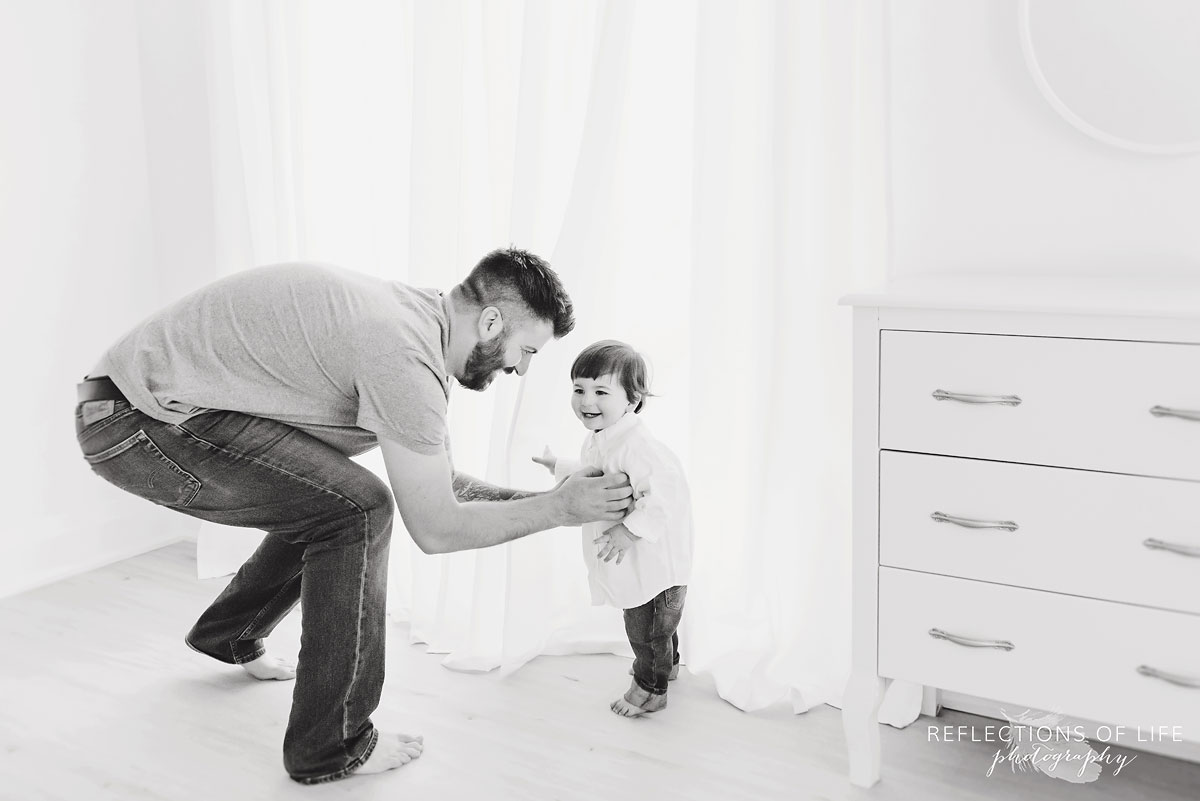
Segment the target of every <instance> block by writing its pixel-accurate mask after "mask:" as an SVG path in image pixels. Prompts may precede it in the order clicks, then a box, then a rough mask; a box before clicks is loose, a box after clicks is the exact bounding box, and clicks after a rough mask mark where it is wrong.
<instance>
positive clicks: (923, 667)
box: [879, 567, 1200, 741]
mask: <svg viewBox="0 0 1200 801" xmlns="http://www.w3.org/2000/svg"><path fill="white" fill-rule="evenodd" d="M931 630H936V631H940V632H945V633H947V634H949V635H951V636H955V637H965V638H972V639H974V640H976V641H989V642H996V641H1007V642H1008V643H1010V644H1011V645H1012V646H1013V648H1012V650H1001V649H999V648H993V647H970V646H967V645H961V644H958V643H956V642H952V641H949V640H946V639H939V638H935V637H934V636H931V634H930V631H931ZM1148 670H1149V671H1162V672H1164V673H1166V674H1170V675H1172V676H1174V677H1175V678H1176V679H1178V680H1180V681H1191V682H1195V683H1197V684H1200V617H1196V616H1194V615H1185V614H1181V613H1178V612H1167V611H1163V610H1159V609H1146V608H1143V607H1137V606H1130V605H1127V604H1119V603H1113V602H1110V601H1097V600H1092V599H1089V598H1076V597H1073V596H1069V595H1056V594H1054V593H1048V592H1040V591H1037V590H1026V589H1019V588H1016V587H1006V586H1003V585H998V584H987V583H984V582H978V581H968V580H966V579H956V578H947V577H945V576H934V575H930V574H926V573H914V572H912V571H907V570H899V569H896V568H886V567H885V568H880V571H879V675H881V676H884V677H886V678H895V679H906V680H908V681H913V682H916V683H919V684H927V685H930V686H933V687H938V688H941V689H946V690H952V691H955V692H963V693H969V694H971V695H976V696H980V697H983V698H991V699H993V700H997V701H1011V702H1014V703H1018V704H1021V708H1020V709H1013V710H1010V711H1012V712H1014V713H1016V712H1018V711H1021V710H1022V709H1024V707H1026V706H1030V707H1036V708H1039V709H1042V710H1044V711H1048V712H1059V713H1063V714H1066V715H1072V716H1077V717H1083V718H1088V719H1091V720H1098V721H1104V722H1106V723H1111V724H1116V725H1125V726H1130V727H1133V726H1141V727H1143V728H1146V727H1150V726H1179V727H1181V728H1182V736H1183V739H1186V740H1192V741H1197V740H1200V687H1190V686H1180V685H1179V684H1175V683H1172V682H1170V681H1167V680H1165V679H1164V678H1159V677H1156V676H1151V675H1144V672H1146V671H1148ZM1139 671H1142V672H1139Z"/></svg>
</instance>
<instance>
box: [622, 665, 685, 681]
mask: <svg viewBox="0 0 1200 801" xmlns="http://www.w3.org/2000/svg"><path fill="white" fill-rule="evenodd" d="M629 675H630V676H632V675H633V666H632V665H630V666H629ZM677 678H679V665H671V672H670V673H668V674H667V681H675V679H677Z"/></svg>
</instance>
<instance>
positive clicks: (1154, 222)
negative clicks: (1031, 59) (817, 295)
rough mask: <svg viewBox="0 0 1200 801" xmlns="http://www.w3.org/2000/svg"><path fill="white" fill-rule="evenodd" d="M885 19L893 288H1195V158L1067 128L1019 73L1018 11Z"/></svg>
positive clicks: (915, 3)
mask: <svg viewBox="0 0 1200 801" xmlns="http://www.w3.org/2000/svg"><path fill="white" fill-rule="evenodd" d="M1035 2H1036V0H1035ZM889 14H890V24H889V47H890V74H889V83H890V87H889V91H890V107H889V114H890V120H889V132H890V136H889V138H890V142H889V148H890V178H891V187H890V192H891V202H890V211H891V227H892V230H891V236H892V243H891V261H890V273H891V275H893V276H904V275H910V274H915V273H931V272H958V273H961V272H993V273H1031V272H1043V271H1047V272H1054V273H1060V274H1069V275H1119V276H1136V275H1195V276H1198V277H1200V225H1198V224H1197V220H1198V219H1200V156H1150V155H1140V154H1137V153H1133V152H1128V151H1124V150H1119V149H1116V148H1113V147H1111V146H1108V145H1105V144H1102V143H1100V142H1099V141H1096V140H1094V139H1091V138H1089V137H1088V136H1086V135H1084V134H1083V133H1081V132H1079V131H1078V130H1076V129H1075V128H1073V127H1071V125H1069V124H1068V123H1067V122H1066V121H1065V120H1064V119H1062V118H1061V117H1060V116H1059V115H1058V114H1057V113H1056V112H1055V111H1054V110H1053V109H1052V108H1051V107H1050V105H1049V104H1048V103H1047V102H1046V100H1045V99H1043V97H1042V95H1041V94H1040V93H1039V92H1038V89H1037V87H1036V85H1035V84H1034V81H1033V80H1032V78H1031V77H1030V75H1029V73H1028V72H1027V70H1026V67H1025V62H1024V60H1023V58H1022V54H1021V45H1020V39H1019V36H1018V32H1019V29H1018V15H1017V2H1016V0H954V2H947V1H946V0H902V1H901V0H894V1H893V2H891V3H890V4H889Z"/></svg>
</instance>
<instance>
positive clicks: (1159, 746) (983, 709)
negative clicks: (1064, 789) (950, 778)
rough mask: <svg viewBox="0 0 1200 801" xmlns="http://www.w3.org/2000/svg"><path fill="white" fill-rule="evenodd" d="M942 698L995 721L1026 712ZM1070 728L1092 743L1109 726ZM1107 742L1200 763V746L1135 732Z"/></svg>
mask: <svg viewBox="0 0 1200 801" xmlns="http://www.w3.org/2000/svg"><path fill="white" fill-rule="evenodd" d="M938 698H939V699H940V701H941V703H940V706H941V708H943V709H955V710H958V711H959V712H967V713H969V714H972V715H980V716H982V717H985V718H994V719H996V720H999V721H1003V720H1004V719H1005V718H1004V713H1003V712H1002V711H1001V708H1003V709H1006V710H1008V711H1009V712H1011V713H1013V714H1016V713H1017V712H1021V711H1024V709H1025V707H1023V706H1021V705H1019V704H1005V703H1001V702H1000V701H989V700H987V699H986V698H977V697H975V696H973V695H964V694H962V693H952V692H948V691H946V690H939V691H938ZM1059 725H1062V726H1069V727H1071V728H1072V729H1074V727H1076V726H1079V727H1080V729H1081V730H1082V731H1083V732H1084V734H1085V736H1086V737H1087V738H1088V739H1089V740H1093V741H1096V740H1098V739H1104V738H1098V737H1097V735H1096V729H1097V728H1098V727H1100V726H1103V725H1105V724H1103V723H1098V722H1096V721H1091V720H1084V719H1083V718H1073V717H1069V716H1064V717H1063V719H1062V722H1061V724H1059ZM1106 741H1107V742H1112V743H1116V744H1118V745H1121V746H1122V747H1124V748H1130V749H1133V750H1136V751H1144V752H1146V753H1148V754H1157V755H1159V756H1165V757H1171V758H1172V759H1182V760H1184V761H1186V762H1195V763H1197V764H1200V743H1190V742H1183V743H1176V742H1172V741H1170V740H1164V741H1154V742H1138V741H1137V736H1136V734H1135V733H1131V732H1126V736H1125V737H1121V738H1115V739H1114V738H1112V737H1108V738H1107V739H1106Z"/></svg>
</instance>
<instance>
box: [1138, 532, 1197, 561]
mask: <svg viewBox="0 0 1200 801" xmlns="http://www.w3.org/2000/svg"><path fill="white" fill-rule="evenodd" d="M1142 545H1145V546H1146V547H1147V548H1150V549H1151V550H1155V551H1170V552H1171V553H1178V554H1183V555H1184V556H1197V557H1200V547H1196V546H1195V545H1180V544H1179V543H1177V542H1163V541H1162V540H1156V539H1154V538H1153V537H1150V538H1149V539H1147V540H1143V541H1142Z"/></svg>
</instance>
